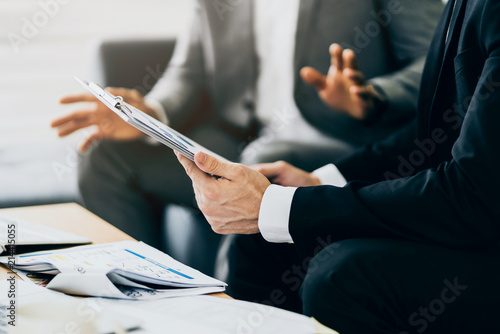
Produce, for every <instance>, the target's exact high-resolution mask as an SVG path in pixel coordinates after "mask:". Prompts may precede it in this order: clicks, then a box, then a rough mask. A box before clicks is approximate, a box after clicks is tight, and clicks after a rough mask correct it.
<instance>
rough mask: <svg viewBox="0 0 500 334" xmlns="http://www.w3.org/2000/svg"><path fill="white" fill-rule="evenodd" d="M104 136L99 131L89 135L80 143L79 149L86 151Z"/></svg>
mask: <svg viewBox="0 0 500 334" xmlns="http://www.w3.org/2000/svg"><path fill="white" fill-rule="evenodd" d="M101 138H102V134H101V133H100V132H99V131H97V132H94V133H92V134H91V135H90V136H88V137H87V138H86V139H85V140H84V141H83V143H82V144H81V145H80V148H79V151H80V152H86V151H87V150H88V149H89V148H90V147H92V146H93V145H95V144H97V143H98V142H99V141H100V140H101Z"/></svg>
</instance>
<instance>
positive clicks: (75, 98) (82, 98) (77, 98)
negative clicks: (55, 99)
mask: <svg viewBox="0 0 500 334" xmlns="http://www.w3.org/2000/svg"><path fill="white" fill-rule="evenodd" d="M96 101H97V99H96V98H95V97H94V95H92V94H79V95H70V96H64V97H62V98H61V99H59V103H60V104H69V103H76V102H96Z"/></svg>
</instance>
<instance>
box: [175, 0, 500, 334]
mask: <svg viewBox="0 0 500 334" xmlns="http://www.w3.org/2000/svg"><path fill="white" fill-rule="evenodd" d="M499 14H500V2H498V1H497V0H456V1H450V2H449V4H448V5H447V9H446V10H445V13H444V14H443V17H442V19H441V21H440V24H439V26H438V29H437V32H436V35H435V37H434V40H433V43H432V45H431V48H430V52H429V55H428V58H427V63H426V66H425V70H424V74H423V77H422V86H421V92H420V103H419V111H418V116H417V120H416V122H415V124H413V125H412V126H410V127H408V128H407V129H405V130H404V131H401V132H400V133H398V134H396V135H394V136H392V137H390V138H388V139H387V140H385V141H382V142H380V143H378V144H376V145H372V146H368V147H366V148H364V149H362V150H360V151H358V152H357V153H355V154H354V155H352V156H350V157H348V158H346V159H343V160H342V161H338V162H337V163H336V165H335V166H336V169H338V171H337V173H338V174H339V175H341V176H342V177H344V178H345V179H346V180H347V181H351V182H349V183H348V184H347V185H345V186H344V187H334V186H314V187H306V186H310V185H317V184H319V183H321V177H317V176H315V175H314V174H309V173H305V172H303V171H300V170H298V169H296V168H294V167H292V166H290V165H287V164H284V163H276V164H271V165H264V166H259V167H258V170H259V171H261V172H262V173H263V174H265V175H266V176H267V177H268V178H269V179H271V180H272V181H275V183H280V184H281V185H286V186H292V187H282V186H277V185H270V183H269V181H268V180H267V179H266V178H265V177H263V176H262V174H260V173H258V172H256V171H255V170H252V169H249V168H246V167H243V166H241V165H235V164H228V163H223V162H220V161H217V160H215V159H214V158H212V157H209V156H207V155H204V154H200V153H198V154H197V156H196V157H195V163H196V164H194V163H192V162H191V161H189V160H187V159H186V158H183V157H181V156H179V155H178V158H179V160H180V161H181V163H182V164H183V165H184V167H185V168H186V171H187V173H188V175H190V177H191V178H192V180H193V186H194V189H195V192H196V197H197V200H198V204H199V206H200V208H201V209H202V211H203V212H204V214H205V216H206V217H207V219H208V221H209V222H210V224H211V225H212V228H213V229H214V231H216V232H218V233H223V234H254V235H252V236H238V237H237V238H235V239H236V240H235V242H234V243H233V248H232V251H233V252H232V253H231V254H230V257H231V258H230V261H231V262H232V263H233V271H234V273H233V280H234V283H235V284H236V286H237V290H238V291H242V290H244V289H245V288H246V289H248V291H249V293H251V294H252V295H247V299H259V300H260V301H266V299H265V298H266V297H267V301H268V302H269V301H270V302H271V303H273V304H276V305H284V306H285V307H287V308H290V309H296V308H297V306H298V305H300V301H299V300H298V298H297V297H296V295H298V294H297V292H298V288H299V286H301V289H300V297H301V301H302V308H303V312H304V313H305V314H307V315H311V316H314V317H316V318H317V319H318V320H319V321H321V322H323V323H324V324H326V325H328V326H330V327H332V328H334V329H335V330H337V331H339V332H340V333H423V332H425V333H492V332H497V331H498V329H496V330H493V331H492V329H494V328H496V327H497V326H495V327H493V325H494V324H495V323H496V316H497V314H498V312H499V311H500V306H499V305H500V302H499V301H500V287H499V284H498V282H500V269H499V268H498V267H499V259H500V242H499V241H500V194H499V192H498V188H499V186H500V173H498V166H499V165H500V158H499V152H500V134H499V131H498V130H495V128H496V126H498V124H499V123H500V112H499V108H500V20H498V17H499ZM205 172H206V173H210V174H215V175H219V176H221V177H222V178H218V179H214V178H211V177H209V176H207V174H205ZM332 173H333V172H332ZM295 187H298V188H295ZM258 232H260V233H261V234H262V237H263V238H262V237H260V236H259V235H258V234H257V233H258ZM264 239H266V240H267V241H265V240H264ZM268 241H271V242H268ZM279 241H281V242H288V243H293V245H290V244H275V243H272V242H279ZM310 259H312V260H311V261H310V262H309V260H310ZM237 261H240V262H243V261H245V266H243V265H240V266H238V265H237V264H235V262H237ZM308 262H309V265H308V267H307V263H308ZM243 267H245V268H243ZM306 268H307V269H306ZM306 273H307V274H306ZM244 275H247V277H245V276H244ZM230 283H233V282H230ZM294 293H295V294H294Z"/></svg>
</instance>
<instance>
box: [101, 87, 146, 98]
mask: <svg viewBox="0 0 500 334" xmlns="http://www.w3.org/2000/svg"><path fill="white" fill-rule="evenodd" d="M106 91H108V92H109V93H111V94H113V95H115V96H118V95H119V96H121V97H123V98H124V99H130V100H140V99H142V98H143V96H142V94H141V93H139V91H138V90H136V89H128V88H119V87H107V88H106Z"/></svg>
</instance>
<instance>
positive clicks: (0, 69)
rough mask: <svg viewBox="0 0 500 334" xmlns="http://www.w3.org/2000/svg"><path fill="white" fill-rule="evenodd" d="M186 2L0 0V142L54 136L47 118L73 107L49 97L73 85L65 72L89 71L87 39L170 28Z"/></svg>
mask: <svg viewBox="0 0 500 334" xmlns="http://www.w3.org/2000/svg"><path fill="white" fill-rule="evenodd" d="M61 3H62V4H61ZM55 4H57V5H55ZM188 4H189V0H36V1H35V0H0V148H1V147H2V146H4V145H9V144H11V143H12V142H28V143H35V142H38V143H39V142H41V141H42V142H45V141H49V142H50V141H55V140H57V139H56V136H55V132H54V131H52V130H51V129H49V123H50V120H51V119H52V118H54V117H56V116H57V115H61V114H63V113H65V112H67V111H69V110H72V109H74V107H61V106H59V105H58V104H57V100H58V98H59V97H60V96H62V95H64V94H68V93H76V92H80V91H81V89H80V88H79V86H78V84H77V83H76V82H75V81H74V80H73V76H81V77H87V76H88V75H89V73H90V67H91V63H92V59H91V57H90V51H89V50H90V47H89V46H90V45H91V43H92V41H93V40H95V39H96V38H101V37H117V38H130V37H161V36H175V35H176V34H177V33H178V31H179V30H180V29H181V28H182V26H183V22H184V20H185V19H186V12H187V7H188ZM43 7H45V10H44V8H43ZM47 12H50V13H49V14H52V16H50V15H47V14H45V13H47ZM47 18H48V19H47ZM26 22H30V23H31V24H38V26H39V27H36V26H35V28H36V30H38V31H33V30H29V29H27V26H29V25H30V23H26ZM23 29H24V30H23ZM17 37H19V38H20V39H18V40H17V41H18V42H19V40H21V39H22V41H21V42H20V44H19V45H16V43H15V42H13V39H16V38H17ZM77 137H78V135H76V136H74V137H73V140H75V141H76V140H78V138H77Z"/></svg>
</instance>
